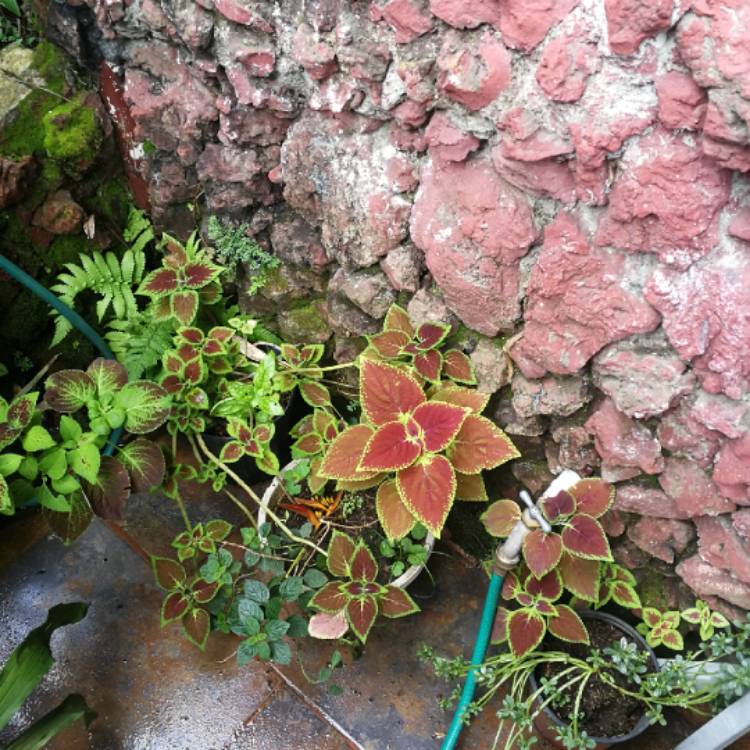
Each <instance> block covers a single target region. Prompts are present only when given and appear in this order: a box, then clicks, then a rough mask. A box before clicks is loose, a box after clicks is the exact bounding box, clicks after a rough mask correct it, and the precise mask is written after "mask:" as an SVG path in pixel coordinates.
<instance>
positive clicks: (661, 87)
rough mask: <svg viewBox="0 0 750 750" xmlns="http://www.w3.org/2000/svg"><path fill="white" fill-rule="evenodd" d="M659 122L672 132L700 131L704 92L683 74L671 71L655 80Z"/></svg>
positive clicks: (704, 103)
mask: <svg viewBox="0 0 750 750" xmlns="http://www.w3.org/2000/svg"><path fill="white" fill-rule="evenodd" d="M656 93H657V95H658V97H659V120H661V123H662V125H664V127H666V128H670V129H672V130H677V129H682V130H700V129H701V127H702V125H703V119H704V118H705V116H706V104H707V102H708V97H707V96H706V92H705V91H704V90H703V89H702V88H701V87H700V86H698V84H697V83H696V82H695V81H694V80H693V79H692V78H691V77H690V76H689V75H685V73H680V72H678V71H676V70H673V71H671V72H669V73H665V74H664V75H661V76H659V77H658V78H657V79H656Z"/></svg>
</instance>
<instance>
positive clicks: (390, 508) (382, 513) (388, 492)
mask: <svg viewBox="0 0 750 750" xmlns="http://www.w3.org/2000/svg"><path fill="white" fill-rule="evenodd" d="M375 510H376V511H377V514H378V520H379V521H380V525H381V526H382V527H383V531H385V535H386V536H387V537H388V538H389V539H392V540H393V539H403V537H405V536H406V535H407V534H408V533H409V532H410V531H411V530H412V529H413V528H414V524H415V523H416V520H415V518H414V516H413V515H412V514H411V511H410V510H409V509H408V508H407V507H406V505H404V501H403V500H402V499H401V495H399V493H398V488H397V487H396V482H395V480H390V481H388V482H383V483H382V484H381V485H380V487H378V493H377V495H376V497H375Z"/></svg>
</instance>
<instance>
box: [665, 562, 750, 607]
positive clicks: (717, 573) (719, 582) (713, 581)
mask: <svg viewBox="0 0 750 750" xmlns="http://www.w3.org/2000/svg"><path fill="white" fill-rule="evenodd" d="M676 571H677V574H678V575H679V576H680V578H682V580H683V581H685V583H686V584H687V585H688V586H690V588H691V589H693V591H695V593H696V594H697V595H698V596H718V597H720V598H721V599H725V600H726V601H728V602H731V603H732V604H734V605H736V606H738V607H741V608H742V609H746V610H747V609H750V586H749V585H747V584H746V583H743V582H742V581H739V580H737V579H736V578H735V577H734V576H732V574H731V573H728V572H727V571H725V570H722V569H720V568H717V567H715V566H713V565H711V564H710V563H707V562H704V561H703V560H702V559H701V557H700V555H694V556H693V557H690V558H688V559H687V560H683V562H681V563H680V564H679V565H678V566H677V568H676Z"/></svg>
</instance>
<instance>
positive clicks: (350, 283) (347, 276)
mask: <svg viewBox="0 0 750 750" xmlns="http://www.w3.org/2000/svg"><path fill="white" fill-rule="evenodd" d="M328 291H329V293H333V294H341V295H343V296H344V297H346V299H347V300H348V301H349V302H351V303H352V304H354V305H356V306H357V307H358V308H359V309H360V310H361V311H362V312H363V313H365V314H366V315H368V316H369V317H370V318H384V317H385V314H386V313H387V312H388V308H389V307H390V306H391V305H392V304H393V303H394V302H395V301H396V293H395V292H394V291H393V289H391V286H390V284H389V283H388V279H387V278H386V275H385V274H384V273H383V272H382V271H378V270H377V269H374V270H373V269H370V268H368V269H365V270H363V271H347V270H346V269H344V268H339V269H338V270H337V271H336V273H334V274H333V276H332V277H331V280H330V281H329V284H328Z"/></svg>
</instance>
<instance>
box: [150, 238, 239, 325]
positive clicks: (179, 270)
mask: <svg viewBox="0 0 750 750" xmlns="http://www.w3.org/2000/svg"><path fill="white" fill-rule="evenodd" d="M163 244H164V245H165V247H166V250H165V253H164V256H163V258H162V267H161V268H158V269H157V270H155V271H152V272H151V273H150V274H148V276H146V278H145V279H143V281H142V282H141V284H140V286H139V287H138V289H137V290H136V294H142V295H144V296H147V297H150V298H151V300H152V304H151V305H150V308H149V314H150V315H151V316H152V318H153V320H154V321H156V322H160V321H166V320H170V319H173V320H174V321H176V322H177V324H178V325H183V326H189V325H190V324H191V323H192V322H193V321H194V320H195V316H196V315H197V313H198V307H199V304H200V302H201V301H204V302H206V303H208V304H211V303H213V302H215V301H216V300H217V299H218V298H219V297H220V296H221V285H220V284H219V282H218V281H217V279H218V277H219V275H220V274H221V272H222V271H223V270H224V269H223V268H222V267H221V266H217V265H216V264H215V263H212V262H211V260H210V259H209V256H208V253H207V252H206V250H205V249H204V248H202V247H201V243H200V240H199V239H198V235H197V233H196V232H194V233H193V234H192V235H191V236H190V238H189V239H188V241H187V242H186V243H185V244H184V245H183V244H182V243H181V242H179V241H178V240H176V239H175V238H174V237H170V236H169V235H167V234H165V235H163Z"/></svg>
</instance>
